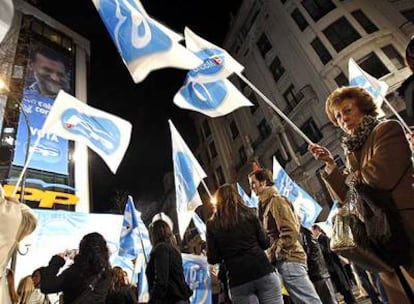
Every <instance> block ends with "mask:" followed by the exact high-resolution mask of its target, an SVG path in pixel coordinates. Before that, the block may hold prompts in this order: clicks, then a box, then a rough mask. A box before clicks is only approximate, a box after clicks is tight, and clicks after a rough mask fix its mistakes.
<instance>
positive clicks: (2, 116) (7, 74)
mask: <svg viewBox="0 0 414 304" xmlns="http://www.w3.org/2000/svg"><path fill="white" fill-rule="evenodd" d="M14 5H15V13H14V18H13V24H12V27H11V29H10V31H9V33H8V34H7V36H6V37H5V39H4V40H3V41H2V42H1V44H0V69H1V74H2V78H3V80H4V81H5V82H6V83H7V85H8V87H9V92H7V93H4V94H3V95H1V98H0V124H1V143H0V158H1V162H0V174H1V180H2V183H3V185H4V187H5V190H6V192H8V191H10V190H11V189H12V188H14V184H15V183H16V179H17V178H18V176H19V175H20V172H21V171H22V168H23V166H24V163H25V161H26V157H27V156H28V155H29V153H32V161H31V162H30V163H29V166H28V169H27V174H26V179H25V183H24V187H25V200H26V202H27V203H28V204H29V205H31V206H32V207H41V208H58V209H68V210H75V209H76V210H77V211H84V212H89V208H90V202H89V199H90V197H89V196H90V194H89V171H88V153H87V148H86V146H85V145H79V144H77V143H73V142H68V141H67V140H63V139H61V138H57V137H56V136H51V135H49V134H47V135H46V136H44V137H40V135H39V133H38V132H39V130H40V129H41V122H42V121H43V120H44V119H45V117H46V115H47V113H48V110H49V109H50V107H51V105H52V104H53V101H54V98H55V96H56V95H46V94H44V93H43V92H41V90H40V89H39V88H40V86H39V85H38V83H39V74H36V72H35V70H36V68H35V67H34V63H33V62H37V60H43V61H42V63H44V64H48V66H47V67H46V69H55V70H54V71H53V73H56V74H58V73H61V74H62V75H61V83H62V89H64V90H65V91H67V92H68V93H70V94H71V95H73V96H76V97H77V98H78V99H80V100H83V101H86V100H87V70H88V62H89V56H90V45H89V41H87V40H86V39H85V38H83V37H82V36H80V35H79V34H77V33H75V32H74V31H72V30H71V29H69V28H67V27H66V26H64V25H62V24H61V23H59V22H57V21H56V20H54V19H53V18H51V17H50V16H48V15H46V14H44V13H43V12H41V11H40V10H38V9H37V8H36V7H35V6H32V5H30V4H29V3H28V2H26V1H22V0H16V1H14ZM39 54H40V55H39ZM39 58H40V59H39ZM38 65H40V64H38ZM42 68H44V69H45V66H43V67H42ZM51 73H52V72H51ZM42 119H43V120H42ZM27 122H28V123H27ZM27 126H29V128H28V127H27ZM38 136H39V137H40V139H39V144H38V145H37V147H36V149H33V151H31V149H32V148H29V146H28V145H27V143H28V142H29V141H30V142H31V143H32V145H33V142H34V141H35V140H36V138H37V137H38Z"/></svg>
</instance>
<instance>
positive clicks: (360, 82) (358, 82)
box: [349, 75, 381, 98]
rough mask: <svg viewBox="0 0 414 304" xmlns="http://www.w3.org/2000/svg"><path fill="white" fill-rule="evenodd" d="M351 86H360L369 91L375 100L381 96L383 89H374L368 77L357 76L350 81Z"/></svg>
mask: <svg viewBox="0 0 414 304" xmlns="http://www.w3.org/2000/svg"><path fill="white" fill-rule="evenodd" d="M349 85H351V86H358V87H361V88H363V89H365V90H367V91H368V92H369V93H371V95H372V96H373V97H374V98H377V97H378V96H379V95H380V94H381V88H380V87H377V88H376V87H374V86H373V85H372V84H371V83H370V82H369V81H368V80H367V78H366V77H364V76H362V75H361V76H357V77H354V78H352V79H351V80H350V81H349Z"/></svg>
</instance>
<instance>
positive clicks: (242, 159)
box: [239, 147, 247, 164]
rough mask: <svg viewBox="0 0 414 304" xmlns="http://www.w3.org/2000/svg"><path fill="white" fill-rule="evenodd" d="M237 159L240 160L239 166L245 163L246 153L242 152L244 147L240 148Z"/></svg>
mask: <svg viewBox="0 0 414 304" xmlns="http://www.w3.org/2000/svg"><path fill="white" fill-rule="evenodd" d="M239 158H240V163H241V164H243V163H245V162H246V161H247V156H246V151H244V147H241V148H240V149H239Z"/></svg>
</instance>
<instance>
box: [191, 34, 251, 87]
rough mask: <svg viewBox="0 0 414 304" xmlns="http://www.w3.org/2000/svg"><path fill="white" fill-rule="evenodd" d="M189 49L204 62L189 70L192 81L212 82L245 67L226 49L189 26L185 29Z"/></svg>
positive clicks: (239, 71)
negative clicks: (199, 34) (197, 33)
mask: <svg viewBox="0 0 414 304" xmlns="http://www.w3.org/2000/svg"><path fill="white" fill-rule="evenodd" d="M184 37H185V45H186V47H187V49H189V50H190V51H191V52H193V53H195V54H196V55H197V56H198V57H199V58H201V59H202V61H203V63H202V64H201V65H200V66H198V67H196V68H195V69H192V70H191V71H189V72H188V77H190V78H191V81H198V82H211V81H217V80H221V79H225V78H227V77H228V76H230V75H231V74H233V73H236V74H238V73H241V72H242V71H243V69H244V67H243V66H242V65H241V64H240V63H238V62H237V61H236V60H235V59H234V58H233V57H232V56H230V54H229V53H227V51H226V50H224V49H222V48H220V47H218V46H216V45H214V44H213V43H211V42H208V41H207V40H205V39H203V38H201V37H199V36H197V35H196V34H194V33H193V32H192V31H191V30H190V29H189V28H188V27H186V28H185V29H184Z"/></svg>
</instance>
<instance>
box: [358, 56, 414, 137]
mask: <svg viewBox="0 0 414 304" xmlns="http://www.w3.org/2000/svg"><path fill="white" fill-rule="evenodd" d="M356 66H357V67H358V69H359V71H360V73H361V74H362V75H365V74H364V73H365V71H364V70H362V69H361V67H360V66H359V65H358V64H357V65H356ZM365 79H366V80H368V82H369V84H370V85H371V86H372V87H373V88H375V85H374V84H373V83H372V80H371V79H370V78H369V77H366V76H365ZM380 96H381V97H382V99H383V100H384V102H385V103H386V105H387V106H388V108H389V109H390V110H391V112H392V113H393V114H394V115H395V116H396V117H397V118H398V120H399V121H400V122H401V124H402V125H403V127H404V128H405V129H406V130H407V132H408V133H409V134H410V135H412V134H413V131H412V130H411V129H410V127H409V126H408V125H407V123H406V122H405V121H404V119H402V117H401V116H400V114H398V112H397V111H396V110H395V108H394V107H393V106H392V105H391V103H390V102H389V101H388V100H387V98H385V96H384V94H383V93H382V92H381V90H380Z"/></svg>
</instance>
